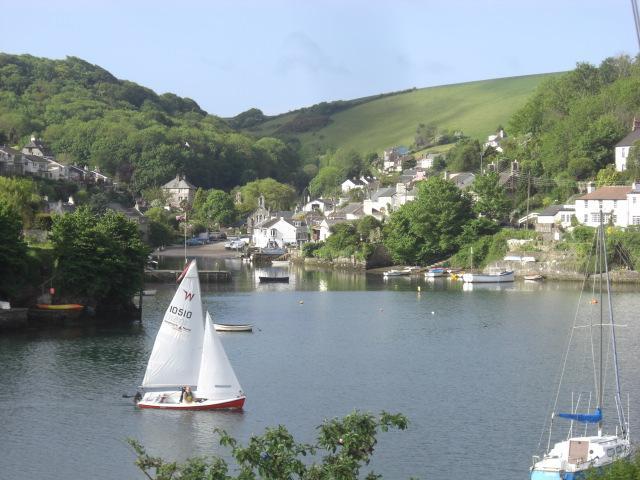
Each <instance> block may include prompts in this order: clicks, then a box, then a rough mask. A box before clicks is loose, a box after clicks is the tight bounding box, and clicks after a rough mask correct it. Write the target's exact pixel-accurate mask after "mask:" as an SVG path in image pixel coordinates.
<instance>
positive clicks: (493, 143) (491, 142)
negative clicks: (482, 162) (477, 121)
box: [482, 129, 507, 153]
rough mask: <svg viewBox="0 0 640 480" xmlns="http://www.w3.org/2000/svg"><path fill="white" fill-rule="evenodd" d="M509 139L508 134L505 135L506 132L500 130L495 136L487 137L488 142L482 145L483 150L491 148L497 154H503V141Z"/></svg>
mask: <svg viewBox="0 0 640 480" xmlns="http://www.w3.org/2000/svg"><path fill="white" fill-rule="evenodd" d="M506 137H507V134H506V133H504V130H502V129H500V130H498V131H497V132H496V133H495V134H494V135H489V136H488V137H487V141H486V142H485V143H484V144H483V145H482V149H483V150H485V149H487V148H489V147H493V148H494V149H495V150H496V152H500V153H502V152H503V148H502V145H501V144H502V141H503V140H504V139H505V138H506Z"/></svg>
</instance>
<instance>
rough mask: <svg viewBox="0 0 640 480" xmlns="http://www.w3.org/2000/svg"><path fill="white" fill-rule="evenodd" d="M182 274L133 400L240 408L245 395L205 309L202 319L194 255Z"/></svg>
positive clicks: (175, 406)
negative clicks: (204, 315) (139, 392)
mask: <svg viewBox="0 0 640 480" xmlns="http://www.w3.org/2000/svg"><path fill="white" fill-rule="evenodd" d="M181 278H182V281H181V282H180V286H179V287H178V290H177V291H176V293H175V295H174V297H173V300H171V303H170V304H169V307H168V308H167V311H166V312H165V315H164V318H163V320H162V324H161V325H160V330H158V335H157V336H156V340H155V343H154V344H153V349H152V351H151V355H150V357H149V363H148V364H147V371H146V373H145V375H144V379H143V381H142V389H143V390H144V392H145V393H144V394H137V395H136V397H137V398H139V401H138V403H137V405H138V407H140V408H156V409H167V410H216V409H239V408H242V406H243V405H244V401H245V398H246V397H245V395H244V393H243V392H242V388H241V387H240V383H239V382H238V379H237V377H236V374H235V372H234V371H233V368H232V367H231V363H230V362H229V359H228V358H227V354H226V353H225V351H224V347H223V346H222V342H221V341H220V338H218V334H217V333H216V331H215V328H214V327H213V321H212V320H211V316H210V315H209V312H207V315H206V318H203V308H202V297H201V295H200V279H199V278H198V268H197V267H196V262H195V260H194V261H192V262H191V263H190V264H189V265H188V266H187V267H186V269H185V271H184V272H183V274H182V275H181ZM140 397H141V398H140Z"/></svg>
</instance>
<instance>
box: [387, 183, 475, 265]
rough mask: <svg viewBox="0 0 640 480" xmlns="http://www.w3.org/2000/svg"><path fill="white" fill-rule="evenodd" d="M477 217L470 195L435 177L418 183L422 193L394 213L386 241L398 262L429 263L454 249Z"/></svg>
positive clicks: (388, 227) (390, 220)
mask: <svg viewBox="0 0 640 480" xmlns="http://www.w3.org/2000/svg"><path fill="white" fill-rule="evenodd" d="M472 218H473V210H472V205H471V199H470V197H469V196H468V195H467V194H466V193H464V192H461V191H460V190H459V189H458V188H457V187H456V186H455V185H454V184H453V183H452V182H449V181H447V180H444V179H442V178H440V177H431V178H429V179H428V180H426V181H424V182H420V183H419V184H418V196H417V197H416V200H415V201H413V202H408V203H405V204H404V205H402V206H401V207H400V208H399V209H398V210H396V211H395V212H393V213H392V214H391V218H390V219H389V223H388V224H387V225H386V227H385V241H384V244H385V246H386V247H387V249H388V250H389V252H390V253H391V256H392V257H393V259H394V261H396V262H398V263H409V264H428V263H430V262H433V261H435V260H439V259H441V258H443V257H444V256H446V255H448V254H451V253H452V252H454V251H455V250H456V249H457V247H458V244H459V236H460V235H461V234H462V233H463V228H464V226H465V225H466V224H467V223H469V222H470V221H471V219H472Z"/></svg>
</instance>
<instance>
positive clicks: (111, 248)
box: [50, 207, 148, 307]
mask: <svg viewBox="0 0 640 480" xmlns="http://www.w3.org/2000/svg"><path fill="white" fill-rule="evenodd" d="M50 240H51V241H52V243H53V248H54V255H55V258H56V265H57V266H56V271H55V277H54V285H55V286H56V287H58V290H59V292H60V294H61V295H62V297H63V298H67V299H75V300H81V301H85V302H94V303H95V304H96V305H98V306H109V307H110V306H112V305H128V304H129V303H130V302H131V297H132V296H133V294H134V293H136V292H137V291H139V290H140V288H141V287H142V282H143V270H144V265H145V261H146V257H147V253H148V252H147V247H145V245H144V244H143V243H142V240H141V239H140V235H139V234H138V227H137V225H136V224H135V223H133V222H131V221H129V220H128V219H127V218H126V217H125V216H124V215H122V214H120V213H115V212H113V211H112V210H109V211H107V212H106V213H105V214H104V215H96V214H94V213H92V211H91V210H90V209H88V208H86V207H81V208H79V209H78V210H76V211H75V212H74V213H70V214H67V215H63V216H56V217H54V222H53V228H52V230H51V236H50Z"/></svg>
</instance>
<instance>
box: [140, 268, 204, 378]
mask: <svg viewBox="0 0 640 480" xmlns="http://www.w3.org/2000/svg"><path fill="white" fill-rule="evenodd" d="M203 339H204V323H203V320H202V299H201V297H200V279H199V278H198V268H197V266H196V262H195V260H194V261H192V262H191V264H190V265H189V267H188V268H187V271H186V274H185V275H184V278H183V279H182V282H181V283H180V286H179V287H178V290H177V291H176V294H175V295H174V297H173V300H172V301H171V303H170V304H169V308H167V311H166V312H165V314H164V318H163V320H162V325H160V330H159V331H158V335H157V336H156V341H155V343H154V344H153V350H152V352H151V356H150V357H149V363H148V364H147V371H146V373H145V375H144V380H143V381H142V386H143V387H145V388H158V387H180V386H185V385H191V386H194V385H196V384H197V381H198V372H199V368H200V358H201V357H202V343H203Z"/></svg>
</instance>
